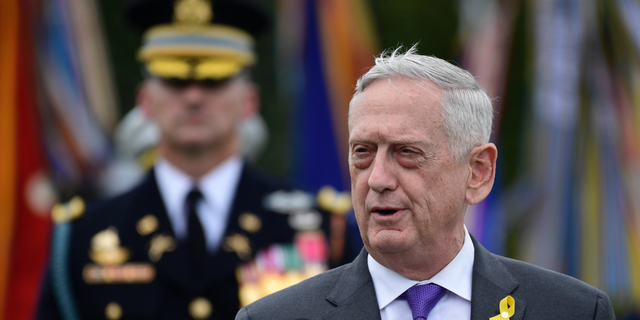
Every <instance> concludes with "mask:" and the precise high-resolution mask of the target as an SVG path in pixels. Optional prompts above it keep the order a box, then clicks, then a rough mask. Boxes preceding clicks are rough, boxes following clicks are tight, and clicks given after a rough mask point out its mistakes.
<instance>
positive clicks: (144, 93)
mask: <svg viewBox="0 0 640 320" xmlns="http://www.w3.org/2000/svg"><path fill="white" fill-rule="evenodd" d="M149 90H150V89H149V83H148V82H147V81H144V82H142V83H140V84H139V85H138V87H137V88H136V106H137V107H139V108H140V109H141V110H142V113H144V115H145V116H146V117H147V118H148V119H151V118H153V111H152V110H151V103H150V101H149Z"/></svg>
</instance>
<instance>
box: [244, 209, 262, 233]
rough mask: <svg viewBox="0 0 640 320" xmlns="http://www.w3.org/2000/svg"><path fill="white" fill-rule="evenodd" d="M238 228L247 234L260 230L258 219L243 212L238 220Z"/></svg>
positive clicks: (249, 213) (251, 214) (260, 222)
mask: <svg viewBox="0 0 640 320" xmlns="http://www.w3.org/2000/svg"><path fill="white" fill-rule="evenodd" d="M238 224H240V228H242V229H243V230H244V231H246V232H249V233H256V232H258V231H260V229H261V228H262V221H260V218H259V217H258V216H256V215H255V214H253V213H251V212H243V213H242V214H241V215H240V218H239V219H238Z"/></svg>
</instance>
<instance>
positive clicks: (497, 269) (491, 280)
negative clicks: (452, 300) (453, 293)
mask: <svg viewBox="0 0 640 320" xmlns="http://www.w3.org/2000/svg"><path fill="white" fill-rule="evenodd" d="M471 240H472V241H473V246H474V247H475V256H474V262H473V280H472V284H471V319H472V320H487V319H490V318H491V317H494V316H496V315H498V314H500V301H501V300H502V299H504V298H505V297H507V296H508V295H511V296H512V297H513V298H514V300H515V314H514V315H513V317H511V318H510V320H520V319H522V317H523V315H524V309H525V306H526V302H525V301H524V300H523V299H522V298H520V297H517V296H514V295H513V292H514V290H515V289H516V288H517V287H518V285H519V282H518V281H517V280H516V279H515V278H514V277H513V276H512V275H511V273H509V271H508V270H507V269H505V267H504V266H503V265H502V263H500V261H499V260H498V258H497V257H496V256H495V255H493V254H492V253H490V252H489V251H487V249H485V248H484V247H483V246H482V245H480V243H479V242H478V241H477V240H476V239H475V238H474V237H473V236H471Z"/></svg>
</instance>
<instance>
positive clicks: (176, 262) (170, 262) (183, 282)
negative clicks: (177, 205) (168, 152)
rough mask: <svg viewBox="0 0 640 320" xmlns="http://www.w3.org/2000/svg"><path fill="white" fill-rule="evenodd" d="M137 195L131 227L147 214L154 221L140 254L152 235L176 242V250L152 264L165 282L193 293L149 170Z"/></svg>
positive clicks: (184, 259)
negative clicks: (154, 228) (154, 225)
mask: <svg viewBox="0 0 640 320" xmlns="http://www.w3.org/2000/svg"><path fill="white" fill-rule="evenodd" d="M137 192H138V194H136V195H135V196H134V197H133V198H134V199H136V200H135V201H134V203H133V205H132V207H131V211H132V217H136V218H135V219H136V220H135V221H134V222H133V226H134V227H135V225H136V223H137V221H138V219H140V218H142V217H143V216H145V215H147V214H151V215H153V216H155V217H156V218H157V219H158V228H157V230H156V231H154V232H153V233H151V234H149V235H147V236H144V247H143V250H144V252H145V253H148V250H149V247H150V242H151V239H153V238H154V237H155V236H158V235H163V236H169V237H172V238H173V239H174V240H175V241H176V248H175V249H174V250H172V251H165V252H164V253H163V254H162V256H161V258H160V259H159V260H158V261H157V262H156V263H155V266H156V272H157V277H158V278H161V279H167V280H169V281H171V282H173V283H174V284H176V285H178V287H181V288H185V289H186V290H188V291H193V290H194V288H195V287H196V281H194V279H193V276H192V272H191V269H190V267H189V264H188V261H189V260H188V259H187V255H186V253H185V251H184V248H183V246H182V245H180V244H179V243H178V241H177V239H176V237H175V234H174V233H173V227H172V226H171V221H169V217H168V214H167V210H166V208H165V206H164V201H163V200H162V197H161V196H160V191H159V190H158V185H157V183H156V178H155V173H154V171H153V170H151V172H150V173H149V174H148V175H147V177H146V178H145V180H144V182H143V183H142V185H141V186H140V188H139V189H138V191H137Z"/></svg>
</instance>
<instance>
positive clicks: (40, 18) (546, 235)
mask: <svg viewBox="0 0 640 320" xmlns="http://www.w3.org/2000/svg"><path fill="white" fill-rule="evenodd" d="M124 2H125V1H124V0H84V1H70V0H21V1H20V0H2V1H0V319H31V317H32V316H33V310H34V306H35V303H36V300H37V295H38V290H39V282H40V277H41V275H42V274H43V268H44V267H45V265H46V261H47V259H48V258H47V255H48V245H49V237H50V228H51V222H50V219H49V212H50V210H51V207H52V205H53V204H54V203H56V202H59V201H67V200H69V199H70V198H71V197H72V196H74V195H81V196H83V197H85V198H87V199H95V198H99V197H105V196H109V195H112V194H115V193H118V192H120V191H121V190H123V189H125V188H126V187H127V186H129V185H131V183H133V182H135V179H136V177H137V176H139V174H140V172H141V171H143V170H144V168H145V161H146V162H148V157H147V156H148V152H147V151H149V146H150V145H151V146H152V144H153V136H154V135H153V130H152V129H148V128H147V127H144V125H143V124H141V123H140V122H141V121H142V120H140V119H137V120H136V117H135V115H133V116H132V117H131V118H129V119H130V120H128V121H124V122H123V121H121V119H123V117H124V116H125V115H127V114H128V113H129V111H131V110H132V109H133V108H134V106H135V105H136V101H135V95H136V87H137V85H138V83H140V81H141V80H142V73H141V71H140V70H141V69H140V65H139V64H138V62H137V61H136V59H135V55H136V51H137V49H138V47H139V45H140V40H141V35H140V34H138V33H136V32H135V31H133V29H132V28H130V26H128V25H127V24H126V22H125V21H124V17H123V15H122V6H123V3H124ZM258 2H261V3H262V5H263V6H264V7H265V8H266V9H267V10H268V11H270V12H271V15H272V30H271V31H270V32H269V33H268V34H265V35H264V36H263V37H261V38H260V39H259V40H258V43H257V47H258V54H259V62H258V66H257V67H256V68H255V70H254V73H253V75H254V79H255V80H256V82H257V83H258V84H259V86H260V90H261V95H262V106H261V113H262V117H263V118H264V123H266V128H267V130H268V134H266V132H264V131H260V130H258V131H251V130H249V131H248V132H249V133H251V132H255V133H253V134H254V135H257V136H259V138H261V139H258V140H260V141H262V142H260V143H258V145H257V146H256V147H255V150H254V151H255V152H253V153H251V157H250V159H251V161H253V162H254V163H255V164H256V165H257V166H258V167H259V168H261V169H262V170H263V171H265V172H267V173H270V174H272V175H274V176H277V177H279V178H281V179H282V180H287V181H289V182H291V183H293V184H295V185H297V186H298V187H299V188H302V189H305V190H307V191H311V192H315V191H317V190H318V189H319V188H320V187H322V186H324V185H327V184H328V185H332V186H333V187H334V188H336V189H338V190H340V191H342V190H346V191H348V190H349V177H348V172H347V161H346V160H347V157H346V152H347V143H346V141H347V126H346V115H347V110H348V102H349V99H350V97H351V95H352V93H353V88H354V85H355V81H356V79H357V77H359V76H360V75H362V74H363V73H364V72H366V70H367V68H368V67H370V66H371V65H372V64H373V57H374V55H377V54H379V53H380V52H381V51H382V50H384V49H386V48H394V47H397V46H398V45H403V46H405V47H407V46H411V45H412V44H414V43H419V44H418V48H419V52H420V53H421V54H427V55H435V56H437V57H439V58H442V59H445V60H447V61H450V62H452V63H454V64H456V65H459V66H461V67H463V68H465V69H467V70H469V71H471V73H472V74H473V75H475V76H476V77H477V79H478V81H479V82H480V84H481V85H483V86H484V87H485V88H486V89H487V91H488V92H489V94H490V95H491V97H493V98H494V108H495V111H496V117H495V121H494V129H493V137H492V140H493V142H494V143H496V144H497V145H498V149H499V151H500V156H499V159H498V175H497V179H496V185H495V187H494V189H493V191H492V193H491V195H490V196H489V198H488V199H486V200H485V201H484V202H482V203H481V204H479V205H476V206H474V207H471V208H469V210H468V211H469V212H468V213H467V220H468V221H467V227H468V228H469V231H470V232H471V233H472V234H474V235H475V236H476V237H477V238H478V239H479V240H480V241H481V242H482V243H483V245H484V246H485V247H487V248H488V249H489V250H490V251H492V252H494V253H498V254H502V255H507V256H511V257H514V258H517V259H522V260H525V261H528V262H531V263H534V264H537V265H540V266H543V267H546V268H550V269H553V270H556V271H559V272H563V273H566V274H569V275H571V276H574V277H576V278H579V279H582V280H583V281H585V282H587V283H589V284H591V285H594V286H596V287H598V288H600V289H602V290H604V291H606V292H607V293H608V294H609V297H610V298H611V300H612V302H613V304H614V309H615V311H616V315H617V317H618V318H619V319H640V126H638V125H637V124H638V123H640V1H638V0H590V1H582V0H535V1H534V0H503V1H499V0H458V1H436V0H394V1H385V0H348V1H347V0H261V1H258ZM131 119H133V120H131ZM142 122H144V121H142ZM125 123H128V124H125ZM267 136H268V139H266V138H267ZM260 146H262V147H260ZM147 165H148V163H147ZM132 181H133V182H132ZM349 227H350V228H349V230H350V232H351V234H350V236H351V237H353V238H354V240H356V242H357V240H358V239H359V235H358V232H357V229H356V226H355V220H354V219H353V217H350V218H349Z"/></svg>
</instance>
